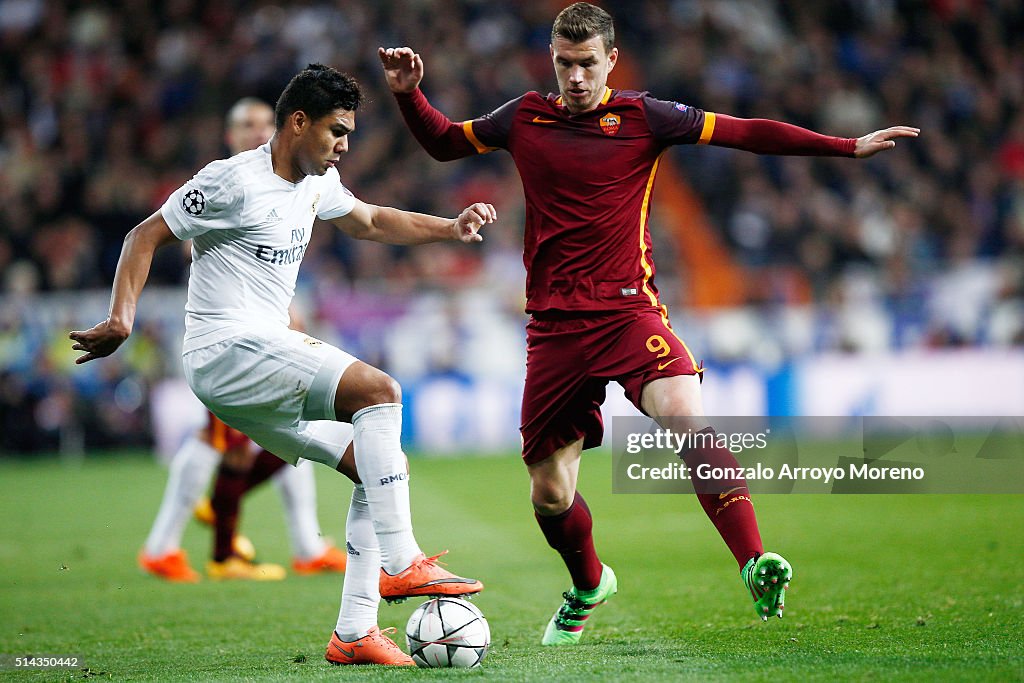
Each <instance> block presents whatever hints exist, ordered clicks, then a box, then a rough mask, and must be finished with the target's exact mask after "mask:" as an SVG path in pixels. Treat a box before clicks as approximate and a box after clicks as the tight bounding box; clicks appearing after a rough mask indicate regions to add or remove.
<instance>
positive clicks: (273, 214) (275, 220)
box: [263, 209, 284, 223]
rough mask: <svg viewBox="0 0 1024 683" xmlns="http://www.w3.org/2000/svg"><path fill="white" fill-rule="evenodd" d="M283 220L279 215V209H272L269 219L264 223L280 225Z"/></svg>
mask: <svg viewBox="0 0 1024 683" xmlns="http://www.w3.org/2000/svg"><path fill="white" fill-rule="evenodd" d="M282 220H284V219H283V218H281V217H280V216H278V215H277V209H271V210H270V213H268V214H267V217H266V218H264V219H263V222H264V223H280V222H281V221H282Z"/></svg>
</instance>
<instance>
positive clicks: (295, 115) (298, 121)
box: [288, 109, 309, 135]
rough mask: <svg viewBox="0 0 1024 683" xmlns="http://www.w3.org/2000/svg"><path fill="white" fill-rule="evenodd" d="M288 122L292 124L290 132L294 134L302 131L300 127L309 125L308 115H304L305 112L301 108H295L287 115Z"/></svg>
mask: <svg viewBox="0 0 1024 683" xmlns="http://www.w3.org/2000/svg"><path fill="white" fill-rule="evenodd" d="M288 120H289V122H290V123H291V126H292V132H293V133H295V134H296V135H299V134H301V133H302V129H303V128H305V127H306V126H307V125H309V117H308V116H306V112H304V111H302V110H301V109H297V110H295V111H293V112H292V115H291V116H289V117H288Z"/></svg>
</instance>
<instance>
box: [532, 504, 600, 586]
mask: <svg viewBox="0 0 1024 683" xmlns="http://www.w3.org/2000/svg"><path fill="white" fill-rule="evenodd" d="M534 516H535V517H536V518H537V524H539V525H540V530H541V531H542V532H544V538H546V539H547V541H548V545H550V546H551V547H552V548H554V549H555V550H557V551H558V553H559V554H560V555H561V556H562V561H563V562H565V566H566V568H567V569H568V570H569V575H570V576H571V577H572V585H573V586H575V587H576V588H578V589H579V590H583V591H589V590H594V589H595V588H597V585H598V584H599V583H601V569H602V567H601V560H599V559H597V552H596V551H595V550H594V537H593V536H592V535H591V533H590V532H591V529H592V528H593V525H594V522H593V518H592V517H591V516H590V508H589V507H587V502H586V501H585V500H583V496H581V495H580V494H579V493H578V492H577V493H576V497H575V498H573V501H572V505H570V506H569V509H568V510H566V511H565V512H563V513H561V514H557V515H554V516H552V517H545V516H544V515H539V514H537V513H536V512H535V513H534Z"/></svg>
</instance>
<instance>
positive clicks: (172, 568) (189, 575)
mask: <svg viewBox="0 0 1024 683" xmlns="http://www.w3.org/2000/svg"><path fill="white" fill-rule="evenodd" d="M139 567H141V568H142V571H144V572H146V573H148V574H152V575H153V576H156V577H159V578H161V579H165V580H167V581H173V582H175V583H199V579H200V576H199V572H197V571H196V570H194V569H192V567H191V566H189V563H188V556H187V555H186V554H185V551H184V550H172V551H171V552H169V553H167V554H166V555H147V554H146V551H145V550H143V551H142V552H140V553H139Z"/></svg>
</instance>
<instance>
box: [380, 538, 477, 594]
mask: <svg viewBox="0 0 1024 683" xmlns="http://www.w3.org/2000/svg"><path fill="white" fill-rule="evenodd" d="M447 552H448V551H447V550H445V551H444V552H441V553H438V554H437V555H434V556H433V557H427V556H426V555H424V554H422V553H420V555H419V557H417V558H416V559H415V560H413V561H412V564H411V565H409V567H408V568H406V569H405V570H403V571H400V572H398V573H397V574H395V575H394V576H392V575H391V574H388V573H387V572H386V571H384V570H383V569H381V570H380V596H381V597H382V598H384V599H385V600H387V601H388V602H402V601H404V600H406V599H407V598H418V597H432V598H436V597H441V596H445V595H448V596H452V597H458V596H462V595H472V594H474V593H479V592H480V591H482V590H483V589H484V585H483V584H482V583H480V582H479V581H477V580H476V579H466V578H463V577H461V576H456V575H455V574H452V573H451V572H450V571H448V570H447V569H444V568H442V567H441V566H440V565H439V564H438V561H437V558H439V557H441V555H444V554H446V553H447Z"/></svg>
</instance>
